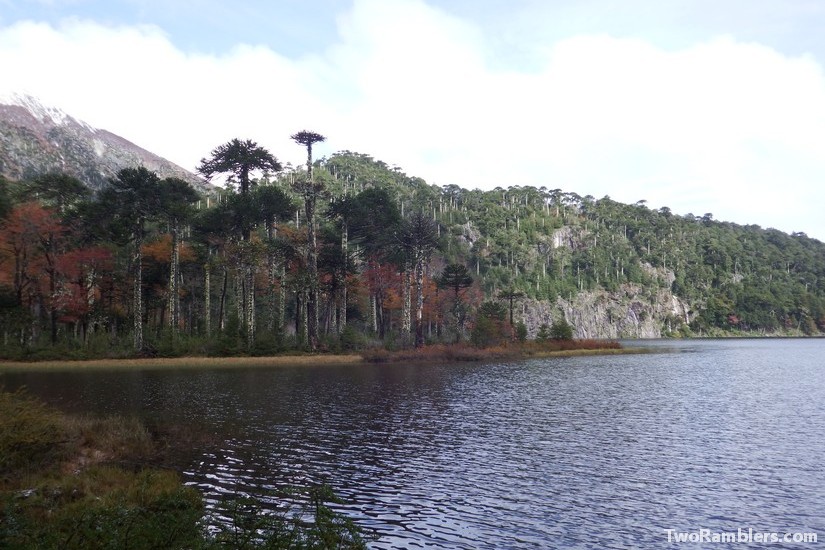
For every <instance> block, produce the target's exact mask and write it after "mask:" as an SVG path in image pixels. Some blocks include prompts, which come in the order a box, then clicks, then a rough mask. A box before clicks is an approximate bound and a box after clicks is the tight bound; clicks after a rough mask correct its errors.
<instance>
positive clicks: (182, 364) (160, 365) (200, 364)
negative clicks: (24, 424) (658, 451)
mask: <svg viewBox="0 0 825 550" xmlns="http://www.w3.org/2000/svg"><path fill="white" fill-rule="evenodd" d="M651 352H652V350H650V349H648V348H637V347H628V348H619V349H571V350H558V351H546V352H532V353H514V354H512V355H510V356H507V357H500V356H496V355H494V354H491V355H490V357H489V358H481V359H479V360H471V361H468V360H456V359H454V358H449V357H434V358H428V359H427V360H421V359H418V360H396V359H389V360H387V361H381V362H376V361H369V360H367V359H365V358H364V357H363V356H362V355H360V354H316V355H272V356H262V357H248V356H241V357H203V356H186V357H151V358H145V359H144V358H127V359H88V360H46V361H2V360H0V373H1V372H4V371H5V372H8V371H26V370H62V369H119V368H157V369H196V368H230V369H231V368H244V367H301V366H341V365H370V364H372V365H403V364H415V363H419V364H420V363H450V362H457V363H486V362H490V361H502V360H513V361H523V360H528V359H545V358H548V359H549V358H564V357H580V356H594V355H627V354H641V353H651Z"/></svg>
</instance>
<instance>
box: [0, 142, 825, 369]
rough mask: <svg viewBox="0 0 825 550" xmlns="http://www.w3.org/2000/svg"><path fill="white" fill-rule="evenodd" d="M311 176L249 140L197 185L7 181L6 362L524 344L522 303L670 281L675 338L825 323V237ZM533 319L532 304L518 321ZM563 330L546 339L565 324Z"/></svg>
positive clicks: (312, 164)
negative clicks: (213, 183) (220, 182)
mask: <svg viewBox="0 0 825 550" xmlns="http://www.w3.org/2000/svg"><path fill="white" fill-rule="evenodd" d="M292 137H293V139H294V141H295V142H296V145H299V146H302V147H304V148H305V149H306V152H307V162H306V165H305V166H301V167H298V168H294V169H286V170H285V169H284V168H283V166H282V165H281V163H280V162H279V161H278V160H277V158H276V157H275V156H274V155H272V154H271V153H270V152H269V151H268V150H267V149H265V148H264V147H261V146H259V145H258V144H257V143H255V142H253V141H249V140H245V141H244V140H240V139H233V140H231V141H229V142H227V143H225V144H223V145H220V146H218V147H216V148H215V149H214V150H213V151H211V152H210V154H209V155H207V156H206V157H205V158H204V159H203V160H202V161H201V163H200V165H199V167H198V171H199V172H200V174H201V175H202V176H203V177H204V178H206V179H214V178H216V177H224V178H225V179H226V187H225V188H215V191H214V192H213V193H211V194H208V195H199V194H197V193H196V192H195V191H194V190H193V189H192V188H191V187H190V186H189V185H188V184H187V183H186V182H184V181H182V180H178V179H174V178H165V179H163V178H160V177H159V176H158V175H157V174H154V173H152V172H151V171H149V170H146V169H145V168H142V167H133V168H126V169H124V170H121V171H120V172H119V173H118V174H117V175H116V177H114V178H112V179H111V180H110V181H109V182H108V184H107V185H106V186H104V187H103V188H102V189H99V190H97V191H96V192H92V191H91V190H90V189H89V188H88V187H87V186H86V185H84V183H83V182H81V181H78V180H77V179H74V178H72V177H70V176H68V175H65V174H46V175H43V176H40V177H38V178H36V179H34V180H32V181H24V182H5V181H0V218H1V219H2V222H0V337H2V342H3V348H4V350H6V352H5V353H6V355H7V356H15V354H17V355H20V354H22V356H31V354H32V353H36V352H37V351H38V350H43V349H47V350H48V349H51V350H53V352H55V353H57V352H59V353H60V354H61V356H72V355H73V354H75V355H78V356H84V354H85V355H95V354H98V355H100V354H107V353H108V354H113V353H114V354H117V353H123V354H129V353H141V354H154V353H162V354H168V353H211V354H232V353H253V354H254V353H262V354H263V353H275V352H278V351H282V350H286V349H308V350H321V349H342V348H347V349H352V348H357V347H359V346H364V345H367V344H370V343H373V344H383V345H385V346H388V347H393V346H413V345H415V346H420V345H422V344H424V343H425V342H427V341H457V340H461V339H470V340H472V341H475V342H477V343H479V344H482V343H485V342H491V341H500V340H501V339H502V338H503V339H507V338H510V337H512V336H522V337H523V334H524V331H523V330H521V327H519V326H518V325H519V323H520V320H521V315H520V310H519V304H520V303H522V302H524V301H525V300H544V301H550V302H555V301H556V300H559V299H571V298H572V297H573V296H575V295H576V294H578V293H580V292H594V291H607V292H614V293H617V292H621V291H622V289H626V288H628V287H629V286H635V287H636V288H639V289H642V291H643V292H647V291H649V292H650V293H651V296H652V294H653V293H654V292H655V291H656V290H657V289H661V288H666V289H669V290H670V291H672V292H673V293H674V294H675V295H676V296H679V297H680V298H682V299H684V300H686V301H687V302H688V303H689V304H690V305H691V307H692V310H691V312H690V316H689V318H687V319H675V318H674V319H661V320H660V321H661V323H662V326H663V329H664V330H665V332H668V331H670V333H672V334H679V335H690V334H715V333H719V331H722V332H725V331H728V332H730V331H759V332H766V333H776V332H780V333H781V332H783V331H785V332H788V331H790V332H793V333H804V334H818V333H820V332H822V331H824V330H825V299H823V297H825V246H823V244H822V243H821V242H819V241H817V240H815V239H811V238H808V237H807V236H805V235H803V234H793V235H787V234H785V233H782V232H779V231H776V230H773V229H767V230H766V229H762V228H760V227H757V226H739V225H736V224H731V223H727V222H719V221H716V220H714V219H713V216H712V214H710V213H707V214H705V215H703V216H694V215H692V214H688V215H684V216H679V215H676V214H674V213H672V212H671V211H670V210H669V209H667V208H661V209H658V210H654V209H650V208H648V207H647V206H646V204H645V201H639V202H637V203H636V204H632V205H626V204H622V203H618V202H616V201H613V200H612V199H610V197H604V198H602V199H595V198H594V197H591V196H585V197H582V196H579V195H577V194H576V193H569V192H563V191H562V190H560V189H548V188H546V187H540V188H535V187H522V186H510V187H507V188H504V187H498V188H495V189H493V190H490V191H481V190H478V189H473V190H467V189H463V188H461V187H458V186H455V185H447V186H443V187H438V186H435V185H431V184H428V183H427V182H425V181H424V180H422V179H420V178H416V177H411V176H407V175H406V174H405V173H404V172H403V171H402V170H401V169H400V168H398V167H395V166H389V165H387V164H385V163H383V162H381V161H376V160H374V159H372V158H371V157H369V156H368V155H363V154H357V153H353V152H349V151H343V152H339V153H335V154H333V155H331V156H330V157H329V158H322V159H314V158H313V154H312V153H313V145H315V144H317V143H319V142H321V141H323V140H324V136H322V135H321V134H318V133H315V132H310V131H302V132H298V133H296V134H294V135H293V136H292ZM514 311H518V313H516V314H515V315H514ZM554 319H555V320H557V321H558V322H559V323H558V327H556V328H557V330H556V331H550V327H547V326H546V327H543V331H540V332H541V334H542V335H544V336H546V335H548V334H551V332H552V334H555V335H558V334H562V335H566V334H567V330H566V328H569V327H564V326H563V323H564V318H563V315H562V314H561V312H557V314H554Z"/></svg>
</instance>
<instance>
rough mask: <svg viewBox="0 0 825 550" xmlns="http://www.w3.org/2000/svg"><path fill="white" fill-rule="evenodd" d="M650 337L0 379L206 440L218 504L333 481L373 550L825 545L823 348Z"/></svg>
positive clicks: (189, 458)
mask: <svg viewBox="0 0 825 550" xmlns="http://www.w3.org/2000/svg"><path fill="white" fill-rule="evenodd" d="M649 345H652V346H659V347H663V348H665V349H666V352H665V353H657V354H648V355H626V356H605V357H586V358H570V359H551V360H535V361H526V362H517V363H512V364H488V365H466V364H463V365H426V366H420V365H419V366H414V365H410V366H407V365H392V366H374V365H370V366H342V367H317V368H312V367H309V368H308V367H301V368H282V367H281V368H272V369H265V368H258V369H254V368H253V369H242V370H238V369H227V370H206V371H195V370H180V371H167V370H144V371H129V372H124V371H111V372H89V371H86V372H83V371H78V372H53V373H28V374H11V373H10V374H3V375H0V383H2V384H5V385H6V387H7V388H10V389H13V388H14V387H16V386H17V385H20V384H26V385H28V386H29V387H30V389H31V391H32V392H33V393H35V394H38V395H41V396H43V397H44V398H46V399H47V400H49V401H51V402H53V403H56V404H58V405H60V406H61V407H63V408H64V409H68V410H83V411H95V412H120V413H123V412H126V413H135V414H138V415H140V416H142V417H144V418H146V419H147V420H148V421H150V422H153V423H171V424H177V425H185V426H187V428H188V429H191V430H193V431H200V432H203V433H208V434H210V435H211V436H214V437H211V438H208V439H206V441H209V443H208V444H207V443H204V444H202V445H198V446H197V447H196V448H194V449H192V452H191V453H189V454H187V455H185V456H182V457H180V462H181V464H180V467H181V468H182V469H183V470H184V471H185V478H186V480H187V481H188V482H189V483H191V484H193V485H196V486H197V487H198V488H200V489H201V490H202V491H204V493H205V494H206V495H207V498H208V499H209V500H211V501H214V500H215V499H218V498H221V496H222V495H225V494H239V493H240V494H250V495H259V496H264V497H266V495H267V494H268V493H269V492H270V491H271V490H273V489H277V488H280V487H284V486H302V485H307V484H310V483H319V482H327V483H329V484H331V485H332V486H333V488H334V489H335V491H336V492H337V493H338V494H339V495H340V496H342V497H343V498H344V500H345V501H346V502H347V504H346V505H345V507H344V509H345V510H346V512H347V513H348V514H349V515H350V516H351V517H353V518H355V519H356V520H357V521H358V522H359V523H360V524H362V525H365V526H369V527H372V528H374V529H376V530H377V531H378V532H379V533H380V534H381V538H380V539H379V540H378V541H377V542H376V543H375V544H374V546H375V547H376V548H393V547H405V548H409V547H422V548H423V547H428V548H433V547H435V548H438V547H443V548H502V547H559V546H579V547H583V548H628V547H637V546H649V547H662V546H665V545H666V544H667V537H666V535H665V529H669V528H673V529H678V530H682V531H690V530H698V529H700V528H707V529H711V530H716V531H731V530H732V531H735V530H736V529H738V528H740V527H742V528H745V529H747V528H749V527H752V528H754V529H758V530H760V531H777V532H786V531H813V532H817V533H818V534H819V536H820V538H823V537H825V520H823V516H824V515H823V513H822V510H823V509H825V483H824V482H825V475H824V474H823V468H822V466H821V460H822V456H823V455H824V454H825V373H823V369H822V366H823V361H822V357H825V341H815V340H804V341H799V340H743V341H703V342H697V341H689V342H658V343H657V342H653V343H650V344H649ZM716 546H718V547H724V545H716Z"/></svg>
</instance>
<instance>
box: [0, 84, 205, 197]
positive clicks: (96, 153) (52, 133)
mask: <svg viewBox="0 0 825 550" xmlns="http://www.w3.org/2000/svg"><path fill="white" fill-rule="evenodd" d="M136 166H145V167H146V168H148V169H149V170H152V171H153V172H156V173H157V174H158V175H159V176H160V177H161V178H166V177H177V178H180V179H182V180H184V181H187V182H189V183H190V184H191V185H192V186H193V187H195V189H197V190H198V191H201V192H204V191H206V190H208V189H210V186H209V185H208V184H206V183H205V182H204V181H203V179H202V178H200V177H198V176H197V175H195V174H193V173H192V172H189V171H188V170H185V169H184V168H181V167H180V166H178V165H176V164H174V163H172V162H170V161H168V160H166V159H164V158H161V157H159V156H158V155H156V154H154V153H151V152H149V151H147V150H146V149H143V148H142V147H139V146H137V145H135V144H134V143H132V142H130V141H128V140H126V139H124V138H122V137H120V136H118V135H116V134H113V133H111V132H109V131H106V130H102V129H99V128H94V127H92V126H90V125H89V124H86V123H85V122H83V121H80V120H77V119H75V118H74V117H72V116H70V115H68V114H66V113H65V112H63V111H62V110H60V109H58V108H55V107H48V106H45V105H43V104H42V103H41V102H40V101H38V100H37V99H36V98H34V97H31V96H27V95H19V94H14V95H11V96H6V97H3V96H0V175H2V176H4V177H5V178H7V179H9V180H16V181H21V180H26V179H32V178H35V177H37V176H39V175H41V174H44V173H47V172H63V173H67V174H69V175H71V176H74V177H76V178H78V179H79V180H80V181H82V182H84V183H86V184H87V185H89V186H90V187H91V188H93V189H99V188H100V187H102V186H103V185H104V184H105V182H106V180H107V179H108V178H111V177H113V176H114V175H115V174H116V173H117V172H118V171H119V170H121V169H122V168H128V167H136Z"/></svg>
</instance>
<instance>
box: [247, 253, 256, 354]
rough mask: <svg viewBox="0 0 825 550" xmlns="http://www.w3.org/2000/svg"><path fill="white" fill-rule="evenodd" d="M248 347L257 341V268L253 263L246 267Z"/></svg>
mask: <svg viewBox="0 0 825 550" xmlns="http://www.w3.org/2000/svg"><path fill="white" fill-rule="evenodd" d="M245 269H246V274H245V275H246V315H245V317H246V347H247V348H252V345H253V344H254V343H255V270H254V269H253V267H252V265H249V264H247V265H246V267H245Z"/></svg>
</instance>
